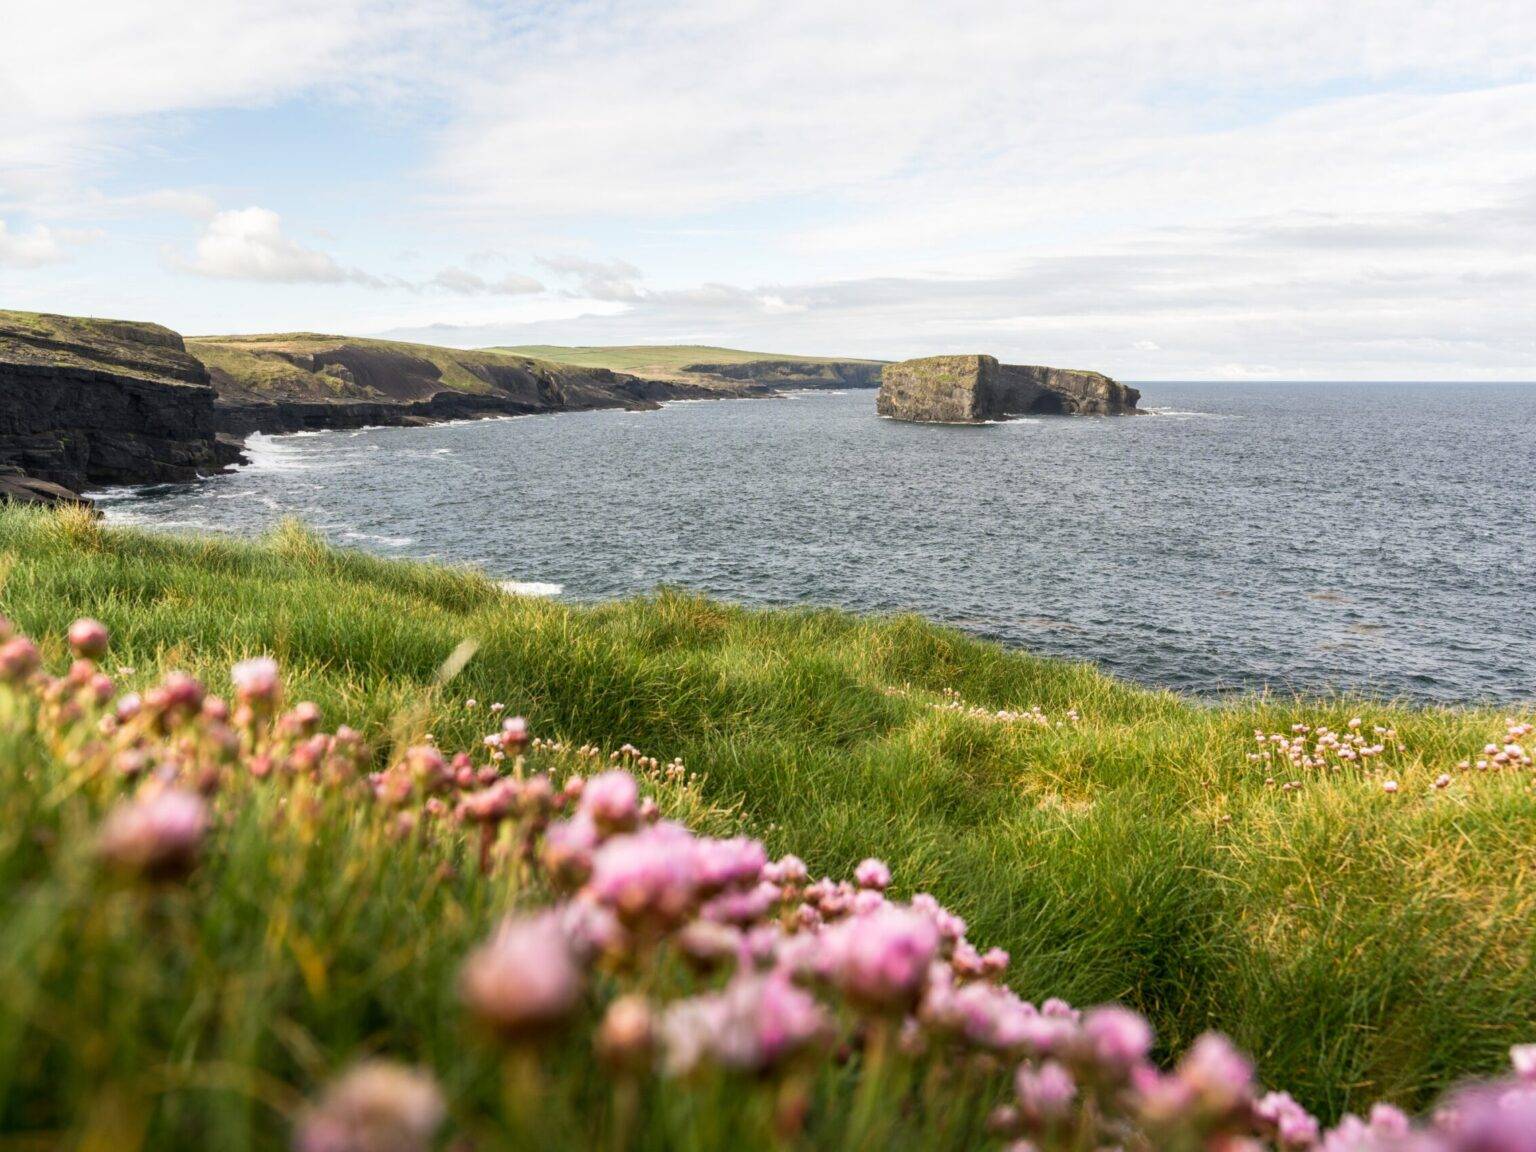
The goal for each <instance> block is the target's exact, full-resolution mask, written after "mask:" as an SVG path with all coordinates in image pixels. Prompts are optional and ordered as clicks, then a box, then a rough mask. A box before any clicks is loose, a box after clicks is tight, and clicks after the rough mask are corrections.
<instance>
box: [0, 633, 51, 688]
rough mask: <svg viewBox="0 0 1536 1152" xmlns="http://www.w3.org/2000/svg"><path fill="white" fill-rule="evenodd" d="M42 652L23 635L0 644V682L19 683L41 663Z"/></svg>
mask: <svg viewBox="0 0 1536 1152" xmlns="http://www.w3.org/2000/svg"><path fill="white" fill-rule="evenodd" d="M42 662H43V657H42V653H40V652H39V651H38V650H37V645H36V644H34V643H32V641H30V640H28V639H27V638H26V637H25V636H16V637H14V638H12V639H10V640H7V641H6V642H5V643H4V644H0V683H4V684H19V683H20V682H21V681H23V680H25V679H26V678H27V677H28V676H30V675H32V673H34V672H36V671H37V670H38V668H39V667H40V666H41V665H42Z"/></svg>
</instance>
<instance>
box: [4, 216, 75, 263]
mask: <svg viewBox="0 0 1536 1152" xmlns="http://www.w3.org/2000/svg"><path fill="white" fill-rule="evenodd" d="M63 259H65V254H64V249H63V247H62V245H60V243H59V240H58V238H57V237H56V236H55V235H54V233H53V231H52V230H51V229H49V228H48V227H47V226H46V225H44V224H38V225H36V226H35V227H33V228H32V230H31V231H29V232H12V231H11V230H10V228H9V226H8V225H7V224H6V222H5V221H4V220H0V268H40V267H42V266H43V265H44V264H56V263H58V262H59V261H60V260H63Z"/></svg>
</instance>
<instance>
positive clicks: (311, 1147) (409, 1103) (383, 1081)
mask: <svg viewBox="0 0 1536 1152" xmlns="http://www.w3.org/2000/svg"><path fill="white" fill-rule="evenodd" d="M446 1114H447V1110H446V1108H445V1106H444V1104H443V1095H442V1093H441V1092H439V1091H438V1088H437V1084H436V1082H435V1081H433V1079H432V1077H431V1076H429V1075H428V1074H427V1073H425V1072H418V1071H416V1070H414V1069H411V1068H405V1067H402V1066H401V1065H399V1064H391V1063H388V1062H386V1061H383V1060H373V1061H369V1062H368V1063H366V1064H359V1065H358V1066H357V1067H356V1068H353V1069H352V1070H351V1071H350V1072H348V1073H347V1074H346V1075H344V1076H342V1077H341V1079H339V1080H337V1081H336V1082H335V1083H334V1084H332V1085H331V1086H330V1087H328V1088H327V1089H326V1090H325V1092H324V1093H323V1094H322V1095H321V1097H320V1100H319V1102H318V1103H317V1104H316V1105H315V1106H314V1107H313V1108H311V1109H310V1110H309V1111H308V1112H307V1113H306V1114H305V1115H304V1117H303V1118H302V1119H301V1120H300V1122H299V1126H298V1130H297V1131H296V1132H295V1134H294V1139H293V1146H294V1149H295V1152H426V1150H427V1149H428V1148H430V1147H431V1145H432V1137H433V1136H434V1135H435V1134H436V1132H437V1130H438V1128H440V1127H441V1126H442V1123H443V1118H444V1117H445V1116H446Z"/></svg>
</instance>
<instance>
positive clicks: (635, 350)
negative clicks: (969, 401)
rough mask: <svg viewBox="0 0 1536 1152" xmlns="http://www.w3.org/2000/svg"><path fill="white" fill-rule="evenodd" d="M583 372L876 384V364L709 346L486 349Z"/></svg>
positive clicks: (804, 383) (801, 383)
mask: <svg viewBox="0 0 1536 1152" xmlns="http://www.w3.org/2000/svg"><path fill="white" fill-rule="evenodd" d="M486 351H488V352H503V353H510V354H513V355H518V356H530V357H534V358H536V359H539V360H553V361H554V362H556V363H558V364H571V365H576V366H580V367H583V368H609V369H612V370H613V371H615V372H631V373H633V374H634V375H636V376H644V377H647V378H648V379H653V380H687V381H692V382H695V383H700V384H709V383H711V382H716V381H723V380H758V381H763V382H766V383H771V384H777V385H781V386H788V387H797V386H798V387H811V388H818V387H819V388H826V387H854V388H873V387H876V386H877V385H878V384H879V383H880V366H881V364H882V361H879V360H860V359H857V358H854V357H847V356H843V357H837V356H796V355H790V354H786V353H778V352H746V351H743V350H742V349H740V348H717V347H715V346H713V345H710V344H609V345H587V346H579V347H575V346H573V347H567V346H563V345H559V344H519V345H515V346H510V347H496V348H488V349H486Z"/></svg>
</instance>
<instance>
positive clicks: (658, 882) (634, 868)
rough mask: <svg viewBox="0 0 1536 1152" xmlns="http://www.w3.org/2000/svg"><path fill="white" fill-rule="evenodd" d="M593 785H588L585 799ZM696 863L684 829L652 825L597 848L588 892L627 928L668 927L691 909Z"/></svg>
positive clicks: (592, 783)
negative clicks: (638, 926) (611, 911)
mask: <svg viewBox="0 0 1536 1152" xmlns="http://www.w3.org/2000/svg"><path fill="white" fill-rule="evenodd" d="M605 775H608V774H607V773H605ZM598 779H601V777H599V778H598ZM596 784H597V780H592V781H589V782H588V784H587V791H586V795H587V796H590V795H592V790H593V787H594V786H595V785H596ZM583 810H584V811H585V806H583ZM694 859H695V856H694V852H693V847H692V837H691V836H690V835H689V834H688V833H687V832H686V831H685V830H682V829H679V828H677V827H676V826H675V825H670V824H666V823H662V824H653V825H651V826H649V827H647V828H645V829H643V830H642V831H640V832H634V833H631V834H629V835H624V836H615V837H613V838H612V839H611V840H608V841H607V842H606V843H604V844H603V845H602V846H601V847H600V848H598V849H597V851H596V852H595V853H594V854H593V857H592V878H591V879H590V880H588V881H587V886H586V891H587V892H588V893H589V894H590V895H591V896H592V898H593V899H595V900H597V901H598V902H599V903H601V904H604V905H606V906H607V907H609V908H611V909H613V911H614V912H616V913H617V914H618V915H619V917H620V919H622V920H624V921H625V922H626V923H628V924H632V925H640V924H644V925H648V926H650V927H653V928H654V927H669V926H671V925H673V924H676V923H678V922H680V921H681V920H682V919H683V918H684V917H685V916H686V915H687V913H688V912H689V910H690V909H691V908H692V906H693V903H694V900H695V896H696V890H695V881H694Z"/></svg>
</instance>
